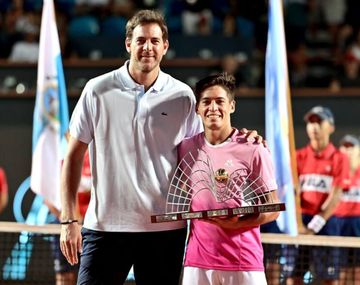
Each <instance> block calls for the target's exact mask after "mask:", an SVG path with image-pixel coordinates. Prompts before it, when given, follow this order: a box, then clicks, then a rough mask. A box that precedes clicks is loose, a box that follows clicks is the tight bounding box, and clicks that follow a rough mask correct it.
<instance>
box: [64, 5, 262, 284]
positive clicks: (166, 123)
mask: <svg viewBox="0 0 360 285" xmlns="http://www.w3.org/2000/svg"><path fill="white" fill-rule="evenodd" d="M125 45H126V49H127V51H128V52H129V54H130V60H129V61H127V62H125V64H124V65H123V66H122V67H120V68H119V69H117V70H114V71H112V72H109V73H107V74H104V75H101V76H99V77H96V78H94V79H92V80H90V81H89V82H88V83H87V85H86V86H85V88H84V90H83V92H82V95H81V97H80V99H79V101H78V103H77V105H76V107H75V110H74V112H73V115H72V118H71V122H70V135H71V139H70V142H69V148H68V152H67V155H66V157H65V161H64V165H63V173H62V187H61V191H62V205H63V208H62V213H61V220H62V228H61V237H60V246H61V249H62V252H63V253H64V255H65V256H66V258H67V260H68V261H69V262H70V263H71V264H75V263H78V253H79V252H81V251H82V254H81V261H80V270H79V277H78V284H87V285H88V284H106V285H110V284H123V282H124V281H125V279H126V277H127V275H128V272H129V270H130V268H131V267H132V266H134V267H133V268H134V275H135V279H136V284H137V285H141V284H166V285H172V284H173V285H177V284H178V280H179V276H180V272H181V267H182V259H183V252H184V242H185V237H186V228H185V225H184V223H182V222H175V223H158V224H152V223H151V219H150V217H151V215H152V214H154V213H164V212H165V202H166V195H167V191H168V186H169V178H170V177H171V176H172V174H173V172H174V169H175V166H176V163H177V151H176V147H177V145H178V144H179V143H180V142H181V141H182V140H183V139H184V138H185V137H190V136H193V135H195V134H197V133H199V132H200V131H201V130H202V125H201V121H200V119H199V118H198V117H197V115H196V113H195V97H194V94H193V92H192V90H191V88H190V87H189V86H187V85H186V84H184V83H182V82H180V81H179V80H176V79H174V78H173V77H171V76H170V75H168V74H166V73H164V72H162V71H161V70H160V62H161V59H162V57H163V56H164V55H165V54H166V52H167V49H168V47H169V42H168V31H167V27H166V24H165V21H164V19H163V16H162V15H161V14H160V13H158V12H156V11H150V10H141V11H139V12H137V13H136V14H135V15H134V16H133V17H132V18H131V19H130V20H129V21H128V23H127V25H126V40H125ZM255 135H256V134H255ZM87 148H89V154H90V163H91V173H92V188H91V199H90V204H89V207H88V210H87V213H86V216H85V220H84V225H83V228H82V232H81V233H80V226H79V225H78V223H77V221H76V220H75V208H76V206H75V205H76V203H75V201H76V191H77V189H78V184H79V181H80V175H81V166H82V161H83V157H84V154H85V151H86V149H87ZM81 234H82V236H81ZM110 260H111V262H110ZM112 260H117V262H113V261H112ZM107 261H108V262H107ZM159 273H160V274H159Z"/></svg>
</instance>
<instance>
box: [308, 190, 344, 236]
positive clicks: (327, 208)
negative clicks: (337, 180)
mask: <svg viewBox="0 0 360 285" xmlns="http://www.w3.org/2000/svg"><path fill="white" fill-rule="evenodd" d="M341 195H342V189H341V188H340V187H332V189H331V192H330V194H329V196H328V197H327V198H326V200H325V201H324V203H323V204H322V205H321V209H320V210H321V211H320V212H319V213H318V214H316V215H315V216H314V217H313V218H312V220H311V221H310V222H309V223H308V225H307V228H306V229H304V234H314V233H315V234H316V233H318V232H319V231H320V230H321V229H322V228H323V227H324V226H325V224H326V221H327V220H328V219H329V218H330V217H331V216H332V214H333V212H334V211H335V208H336V206H337V205H338V203H339V201H340V199H341Z"/></svg>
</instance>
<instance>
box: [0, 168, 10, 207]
mask: <svg viewBox="0 0 360 285" xmlns="http://www.w3.org/2000/svg"><path fill="white" fill-rule="evenodd" d="M8 200H9V191H8V184H7V179H6V174H5V171H4V169H2V168H1V167H0V214H1V213H2V212H3V211H4V209H5V208H6V206H7V204H8Z"/></svg>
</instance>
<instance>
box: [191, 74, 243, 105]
mask: <svg viewBox="0 0 360 285" xmlns="http://www.w3.org/2000/svg"><path fill="white" fill-rule="evenodd" d="M212 86H221V87H222V88H224V89H225V91H226V93H227V96H228V98H229V100H230V101H233V100H234V99H235V88H236V84H235V77H234V76H232V75H231V74H228V73H226V72H222V73H218V74H214V75H210V76H207V77H205V78H203V79H201V80H200V81H198V82H197V83H196V85H195V97H196V102H197V103H199V101H200V99H201V95H202V93H203V92H204V91H205V90H206V89H208V88H210V87H212Z"/></svg>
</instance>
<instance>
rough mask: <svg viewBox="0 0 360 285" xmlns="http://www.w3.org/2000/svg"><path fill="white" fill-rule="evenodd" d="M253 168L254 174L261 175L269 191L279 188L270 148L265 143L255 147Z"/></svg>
mask: <svg viewBox="0 0 360 285" xmlns="http://www.w3.org/2000/svg"><path fill="white" fill-rule="evenodd" d="M251 168H252V172H253V175H255V176H260V177H261V179H262V181H263V183H264V184H265V186H266V187H267V189H268V190H269V191H272V190H276V189H277V184H276V178H275V171H274V165H273V162H272V160H271V155H270V152H269V150H268V149H267V148H265V147H264V146H263V145H258V146H257V148H256V149H255V151H254V155H253V159H252V165H251Z"/></svg>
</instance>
